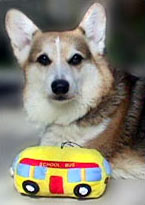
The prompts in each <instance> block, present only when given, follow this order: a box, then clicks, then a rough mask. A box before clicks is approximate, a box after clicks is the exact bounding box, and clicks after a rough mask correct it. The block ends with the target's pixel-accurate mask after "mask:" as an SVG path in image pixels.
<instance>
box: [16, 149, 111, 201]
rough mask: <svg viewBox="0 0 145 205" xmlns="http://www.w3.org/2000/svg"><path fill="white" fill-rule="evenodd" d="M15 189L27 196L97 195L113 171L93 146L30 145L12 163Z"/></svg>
mask: <svg viewBox="0 0 145 205" xmlns="http://www.w3.org/2000/svg"><path fill="white" fill-rule="evenodd" d="M13 171H14V184H15V186H16V189H17V190H18V191H19V192H20V193H22V194H27V195H36V196H64V197H66V196H67V197H75V198H97V197H99V196H101V195H102V194H103V193H104V191H105V189H106V184H107V181H108V178H109V177H110V174H111V168H110V164H109V163H108V162H107V161H106V160H105V159H104V158H103V157H102V155H101V154H100V153H99V152H98V151H96V150H92V149H84V148H71V147H64V148H63V149H61V148H59V147H47V146H44V147H42V146H41V147H31V148H28V149H26V150H24V151H23V152H21V153H20V154H19V156H18V157H17V159H16V160H15V162H14V163H13Z"/></svg>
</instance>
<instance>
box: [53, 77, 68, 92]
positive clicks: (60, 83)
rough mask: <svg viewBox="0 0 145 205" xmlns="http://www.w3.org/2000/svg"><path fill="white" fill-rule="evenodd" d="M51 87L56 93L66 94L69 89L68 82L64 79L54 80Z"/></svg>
mask: <svg viewBox="0 0 145 205" xmlns="http://www.w3.org/2000/svg"><path fill="white" fill-rule="evenodd" d="M51 88H52V91H53V93H55V94H56V95H61V94H66V93H67V92H68V91H69V83H68V82H67V81H66V80H55V81H53V83H52V84H51Z"/></svg>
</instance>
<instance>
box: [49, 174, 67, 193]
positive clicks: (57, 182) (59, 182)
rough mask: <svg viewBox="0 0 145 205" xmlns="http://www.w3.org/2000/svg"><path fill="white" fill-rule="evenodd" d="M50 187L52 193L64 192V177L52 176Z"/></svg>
mask: <svg viewBox="0 0 145 205" xmlns="http://www.w3.org/2000/svg"><path fill="white" fill-rule="evenodd" d="M49 189H50V192H51V193H52V194H64V189H63V178H62V177H61V176H51V177H50V184H49Z"/></svg>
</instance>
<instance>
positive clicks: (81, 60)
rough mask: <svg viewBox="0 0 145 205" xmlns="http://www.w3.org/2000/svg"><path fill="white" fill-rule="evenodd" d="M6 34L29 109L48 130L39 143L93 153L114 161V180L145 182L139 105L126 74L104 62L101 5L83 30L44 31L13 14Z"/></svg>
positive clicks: (93, 10)
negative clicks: (19, 69) (21, 75)
mask: <svg viewBox="0 0 145 205" xmlns="http://www.w3.org/2000/svg"><path fill="white" fill-rule="evenodd" d="M6 30H7V33H8V35H9V38H10V40H11V45H12V48H13V51H14V54H15V56H16V58H17V60H18V63H19V64H20V66H21V67H22V68H23V71H24V75H25V86H24V91H23V96H24V97H23V98H24V107H25V110H26V112H27V114H28V116H29V118H30V120H32V121H33V122H36V123H37V124H39V125H40V126H41V127H42V129H43V133H42V136H41V145H58V146H60V145H61V143H62V142H65V141H72V142H76V143H77V144H79V145H81V146H83V147H86V148H95V149H98V150H99V151H100V152H101V153H102V154H103V155H104V156H105V157H106V158H107V159H108V160H109V161H110V162H111V164H112V169H113V177H114V178H119V177H121V178H139V179H144V178H145V160H144V156H143V151H142V149H141V148H139V147H137V146H136V144H135V143H134V137H133V134H134V133H135V132H136V130H135V128H136V126H137V123H138V119H139V117H138V116H139V114H138V113H139V112H140V101H139V97H136V95H135V93H134V95H133V94H132V85H131V83H130V80H129V77H128V75H127V74H125V73H123V72H121V71H118V70H117V69H114V68H113V67H112V66H111V65H110V63H109V61H108V60H107V58H106V56H105V53H104V49H105V37H106V14H105V10H104V8H103V6H102V5H100V4H98V3H95V4H93V5H92V6H91V7H90V8H89V9H88V11H87V12H86V14H85V16H84V18H83V19H82V21H81V23H80V24H79V25H78V27H77V28H75V29H74V30H68V31H62V32H42V31H41V30H40V29H39V28H38V27H37V26H36V25H35V24H34V23H33V22H32V21H31V20H30V19H29V18H28V17H26V16H25V15H24V14H23V13H22V12H20V11H18V10H16V9H11V10H10V11H8V12H7V14H6ZM136 86H137V89H138V90H139V89H141V87H142V84H141V83H140V82H138V84H137V85H136ZM138 93H139V92H138Z"/></svg>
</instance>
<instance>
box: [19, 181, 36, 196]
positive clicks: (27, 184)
mask: <svg viewBox="0 0 145 205" xmlns="http://www.w3.org/2000/svg"><path fill="white" fill-rule="evenodd" d="M22 187H23V189H24V191H25V192H26V193H28V194H37V193H38V192H39V186H38V185H37V184H36V183H35V182H33V181H29V180H28V181H24V182H23V184H22Z"/></svg>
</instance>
